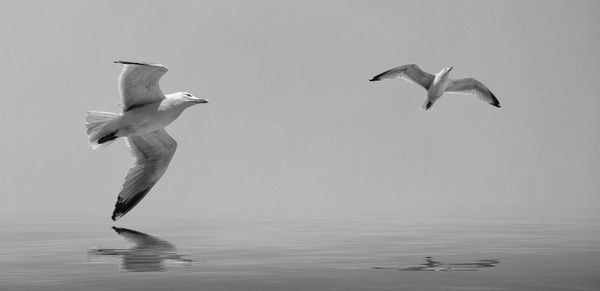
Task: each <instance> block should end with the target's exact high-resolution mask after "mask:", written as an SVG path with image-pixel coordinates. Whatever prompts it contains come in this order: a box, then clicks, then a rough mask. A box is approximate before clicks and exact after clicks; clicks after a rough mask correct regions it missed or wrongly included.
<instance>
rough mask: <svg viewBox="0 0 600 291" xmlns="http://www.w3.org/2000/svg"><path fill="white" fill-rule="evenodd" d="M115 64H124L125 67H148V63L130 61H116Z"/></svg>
mask: <svg viewBox="0 0 600 291" xmlns="http://www.w3.org/2000/svg"><path fill="white" fill-rule="evenodd" d="M114 63H115V64H123V65H140V66H147V65H148V64H146V63H140V62H130V61H114Z"/></svg>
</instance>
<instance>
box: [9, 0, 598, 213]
mask: <svg viewBox="0 0 600 291" xmlns="http://www.w3.org/2000/svg"><path fill="white" fill-rule="evenodd" d="M598 15H600V3H599V2H597V1H494V2H492V1H428V2H423V1H410V2H407V1H210V2H208V1H177V2H171V1H3V2H2V3H1V4H0V35H2V44H3V45H2V46H1V47H0V52H1V55H2V62H3V65H4V67H5V69H4V70H2V71H0V84H1V88H2V92H3V96H4V98H2V106H0V130H1V131H2V141H3V142H2V145H1V147H2V150H1V151H0V160H1V161H2V163H1V165H0V179H1V183H0V197H1V198H2V203H1V204H0V213H1V216H0V218H1V219H2V220H4V221H5V222H6V221H10V220H12V219H19V217H20V216H21V215H29V214H31V213H42V212H43V211H55V212H58V213H64V214H65V215H69V214H71V213H80V214H85V215H94V216H98V217H102V218H103V219H104V218H106V219H107V220H108V219H109V217H110V214H111V213H112V210H113V206H114V203H115V201H116V195H117V193H118V192H119V190H120V187H121V185H122V183H123V178H124V175H125V173H126V171H127V169H128V168H129V167H130V166H131V163H132V160H131V158H130V156H129V153H128V150H127V148H126V146H125V144H124V143H123V142H122V141H118V142H116V143H114V144H113V145H111V146H110V147H108V148H106V149H104V150H101V151H92V150H91V149H90V148H89V147H88V143H87V136H86V133H85V127H84V115H85V112H86V111H88V110H102V111H112V112H120V110H121V109H120V107H119V105H118V103H119V97H118V90H117V77H118V74H119V73H120V71H121V66H119V65H116V64H113V63H112V62H113V61H114V60H128V61H142V62H155V63H160V64H163V65H165V66H166V67H167V68H169V72H168V73H167V74H166V75H165V76H164V77H163V79H162V80H161V88H162V90H163V92H165V93H171V92H176V91H189V92H191V93H192V94H194V95H196V96H198V97H202V98H207V99H209V100H210V101H211V103H209V104H206V105H199V106H195V107H192V108H189V109H188V110H186V112H184V113H183V114H182V116H181V117H180V118H179V119H178V120H177V121H176V122H174V123H173V124H171V125H170V126H169V127H167V131H168V132H169V134H170V135H171V136H173V138H175V139H176V140H177V141H178V143H179V147H178V149H177V152H176V154H175V156H174V158H173V160H172V162H171V165H170V167H169V169H168V171H167V172H166V173H165V175H164V176H163V177H162V179H161V180H160V181H159V183H158V184H157V185H156V186H155V187H154V188H153V190H152V191H151V192H150V193H149V194H148V196H147V197H146V198H145V199H144V200H143V201H142V202H141V203H140V204H139V205H138V206H137V207H136V208H134V209H133V210H132V212H130V213H129V214H128V215H126V216H125V217H123V218H122V219H121V220H122V221H127V220H129V221H134V220H143V219H144V218H146V217H158V216H169V217H172V216H179V215H188V214H197V215H200V216H204V215H206V216H216V217H232V216H238V217H244V216H250V215H268V216H271V217H288V216H291V217H325V216H339V217H360V218H362V219H369V218H370V217H378V216H382V215H384V216H388V217H397V218H398V219H401V218H402V215H404V214H407V213H413V214H414V213H419V214H424V215H427V214H433V213H438V214H439V213H442V214H444V213H448V214H451V213H463V214H466V215H471V216H472V217H473V218H476V217H480V216H485V215H495V216H506V217H513V216H517V215H527V216H529V217H538V218H543V219H562V218H564V217H571V216H576V215H582V214H584V215H585V214H593V213H596V212H598V211H599V210H600V195H598V190H597V189H599V188H600V179H598V178H599V177H600V155H599V154H598V149H599V148H600V130H599V124H600V115H599V114H598V108H599V107H600V96H599V95H598V93H597V87H598V85H597V84H598V82H599V80H600V73H599V69H600V54H599V53H598V52H599V51H600V37H599V36H600V21H599V20H598V17H597V16H598ZM408 63H416V64H418V65H419V66H420V67H421V68H423V69H424V70H426V71H429V72H431V73H437V72H438V71H439V70H440V69H442V68H444V67H448V66H454V70H453V71H452V73H451V77H453V78H463V77H475V78H477V79H479V80H480V81H482V82H483V83H484V84H486V85H487V86H488V87H489V88H490V89H491V90H492V91H493V92H494V94H495V95H496V96H497V97H498V98H499V100H500V102H501V104H502V106H503V107H502V108H500V109H498V108H495V107H492V106H489V105H487V104H486V103H484V102H481V101H479V100H478V99H477V98H476V97H471V96H466V95H465V96H463V95H447V96H445V97H443V98H442V99H441V100H440V101H438V102H437V103H436V105H435V106H434V108H433V111H432V112H423V111H421V110H419V108H420V106H421V105H422V104H423V102H424V99H425V96H426V92H425V91H424V90H423V89H422V88H420V87H418V86H416V85H414V84H410V83H408V82H405V81H403V80H392V81H385V82H377V83H372V82H368V79H369V78H371V77H372V76H374V75H375V74H378V73H380V72H382V71H385V70H387V69H390V68H392V67H395V66H398V65H402V64H408ZM40 219H43V216H40Z"/></svg>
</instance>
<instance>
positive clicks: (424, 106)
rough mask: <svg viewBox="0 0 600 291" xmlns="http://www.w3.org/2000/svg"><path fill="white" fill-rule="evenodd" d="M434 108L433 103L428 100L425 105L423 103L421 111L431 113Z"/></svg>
mask: <svg viewBox="0 0 600 291" xmlns="http://www.w3.org/2000/svg"><path fill="white" fill-rule="evenodd" d="M432 106H433V102H431V100H429V99H427V100H425V103H423V106H421V110H423V111H430V110H431V107H432Z"/></svg>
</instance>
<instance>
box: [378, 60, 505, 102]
mask: <svg viewBox="0 0 600 291" xmlns="http://www.w3.org/2000/svg"><path fill="white" fill-rule="evenodd" d="M452 69H453V67H449V68H444V69H442V70H441V71H440V72H439V73H437V74H435V75H433V74H430V73H427V72H425V71H423V70H422V69H421V68H419V66H417V65H415V64H408V65H403V66H399V67H395V68H393V69H391V70H388V71H385V72H383V73H381V74H379V75H377V76H375V77H373V78H371V79H370V80H369V81H371V82H374V81H381V80H385V79H395V78H398V77H400V78H402V79H404V80H406V81H409V82H411V83H415V84H418V85H421V87H423V88H425V90H427V100H425V103H424V104H423V106H421V109H422V110H424V111H429V110H431V107H432V106H433V104H434V103H435V101H437V100H438V99H440V97H442V95H443V94H444V93H452V94H475V95H476V96H477V97H479V99H481V100H483V101H485V102H487V103H489V104H491V105H492V106H496V107H498V108H499V107H500V101H498V99H497V98H496V96H494V94H493V93H492V91H490V89H488V88H487V87H486V86H485V85H483V83H481V82H479V81H478V80H476V79H474V78H464V79H450V78H449V77H448V76H449V74H450V71H452Z"/></svg>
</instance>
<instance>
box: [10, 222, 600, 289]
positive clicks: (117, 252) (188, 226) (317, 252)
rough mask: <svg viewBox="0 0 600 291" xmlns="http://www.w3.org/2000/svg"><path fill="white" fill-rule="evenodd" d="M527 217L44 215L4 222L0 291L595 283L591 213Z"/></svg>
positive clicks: (596, 240)
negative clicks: (128, 219) (130, 219)
mask: <svg viewBox="0 0 600 291" xmlns="http://www.w3.org/2000/svg"><path fill="white" fill-rule="evenodd" d="M94 219H95V218H94ZM533 221H535V220H520V219H507V218H502V219H476V218H465V217H461V216H454V217H448V216H445V217H421V216H411V217H403V218H402V219H400V218H397V219H365V218H363V219H356V218H353V219H310V218H303V219H273V218H264V217H263V218H256V217H254V218H248V217H239V218H235V219H234V218H228V219H223V218H206V217H202V218H199V217H196V218H194V217H186V218H185V219H184V218H177V219H175V218H172V219H168V218H164V217H163V218H160V219H158V218H156V219H155V220H153V221H143V222H141V220H140V221H138V222H137V223H132V224H133V225H127V224H126V223H121V221H119V222H118V223H112V222H110V221H107V220H93V219H92V218H89V216H86V215H80V216H73V215H70V216H67V215H57V214H54V215H49V216H45V217H44V218H43V219H42V218H41V215H40V216H38V217H29V218H23V219H19V220H17V219H15V220H14V221H10V223H9V222H8V221H7V220H3V221H2V224H1V232H2V237H3V240H2V248H1V249H0V263H1V264H0V290H177V289H189V290H192V289H193V290H199V289H204V290H532V289H533V290H599V289H600V279H599V278H600V232H599V230H600V227H598V223H596V220H594V219H576V220H565V221H562V220H552V221H535V222H533Z"/></svg>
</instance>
